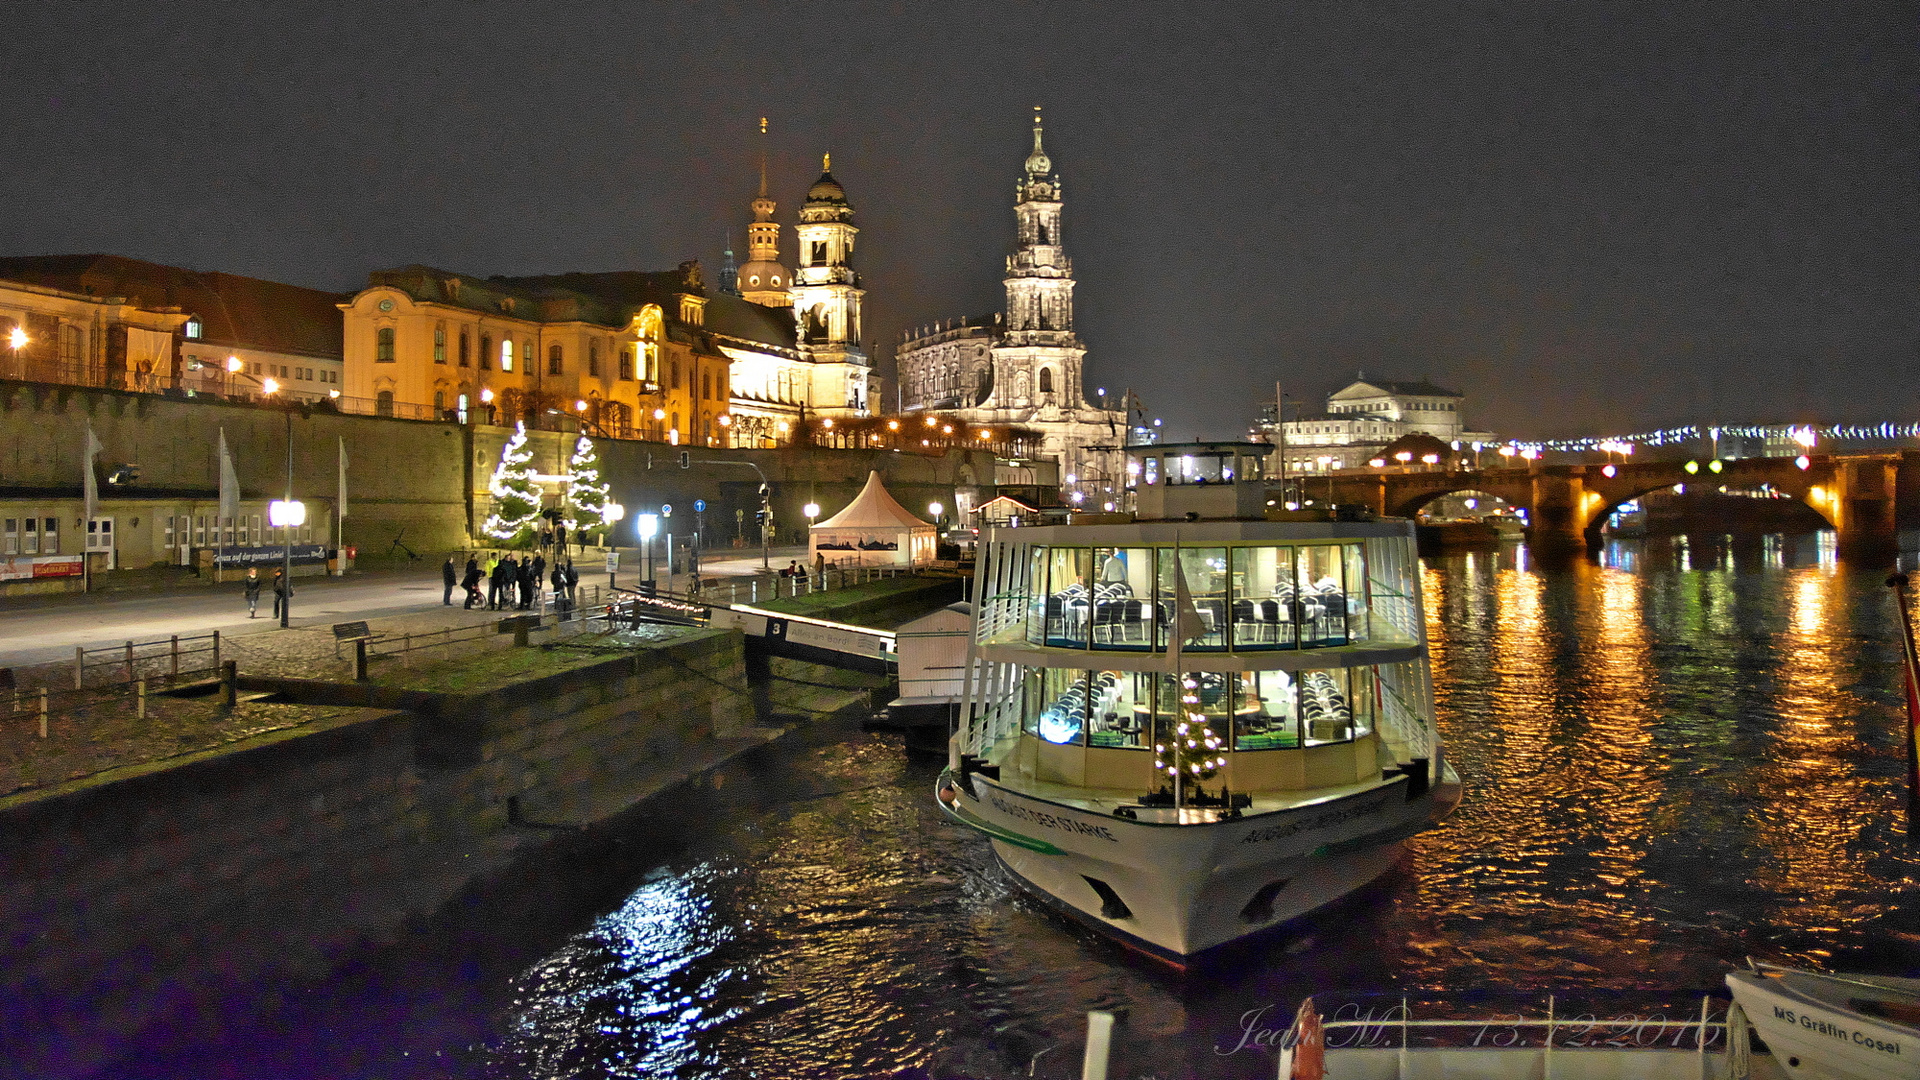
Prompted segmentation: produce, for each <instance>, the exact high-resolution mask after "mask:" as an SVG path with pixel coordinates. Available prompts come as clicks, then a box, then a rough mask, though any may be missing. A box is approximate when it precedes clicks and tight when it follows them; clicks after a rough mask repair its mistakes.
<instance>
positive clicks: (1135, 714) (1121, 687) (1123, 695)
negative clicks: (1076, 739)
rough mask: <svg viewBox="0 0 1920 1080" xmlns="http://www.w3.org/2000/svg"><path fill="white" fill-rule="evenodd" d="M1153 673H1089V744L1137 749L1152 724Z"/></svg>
mask: <svg viewBox="0 0 1920 1080" xmlns="http://www.w3.org/2000/svg"><path fill="white" fill-rule="evenodd" d="M1152 680H1153V675H1152V674H1150V673H1148V674H1143V673H1140V672H1136V671H1094V672H1089V673H1088V675H1087V687H1088V694H1087V744H1088V745H1089V746H1105V747H1120V748H1134V749H1138V748H1140V747H1144V746H1145V745H1146V744H1147V732H1148V730H1149V729H1150V728H1151V727H1152V714H1153V708H1152V686H1153V682H1152Z"/></svg>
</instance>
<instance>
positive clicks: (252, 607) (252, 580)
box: [247, 566, 262, 619]
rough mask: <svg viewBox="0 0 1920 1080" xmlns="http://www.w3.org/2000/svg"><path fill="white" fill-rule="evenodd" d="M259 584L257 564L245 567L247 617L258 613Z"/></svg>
mask: <svg viewBox="0 0 1920 1080" xmlns="http://www.w3.org/2000/svg"><path fill="white" fill-rule="evenodd" d="M261 584H262V582H261V581H260V568H259V567H257V566H249V567H247V618H249V619H251V618H253V617H254V616H255V615H258V614H259V613H260V586H261Z"/></svg>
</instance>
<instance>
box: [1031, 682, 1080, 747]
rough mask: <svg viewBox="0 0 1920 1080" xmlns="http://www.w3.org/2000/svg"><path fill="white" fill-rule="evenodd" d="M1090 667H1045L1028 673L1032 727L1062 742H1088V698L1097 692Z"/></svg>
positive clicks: (1048, 737)
mask: <svg viewBox="0 0 1920 1080" xmlns="http://www.w3.org/2000/svg"><path fill="white" fill-rule="evenodd" d="M1092 674H1094V673H1093V672H1088V671H1075V670H1073V669H1072V668H1041V669H1038V670H1037V671H1036V672H1034V673H1033V674H1031V675H1029V676H1028V691H1029V692H1028V694H1027V709H1028V715H1029V716H1030V719H1029V721H1028V724H1029V730H1031V731H1033V732H1034V733H1036V734H1038V735H1039V736H1040V737H1041V738H1042V739H1045V740H1046V741H1047V742H1050V743H1053V744H1055V745H1059V746H1080V745H1083V744H1084V743H1085V741H1086V740H1085V738H1084V737H1083V733H1084V732H1085V730H1086V719H1087V702H1088V699H1089V698H1090V697H1091V696H1092V694H1093V693H1094V689H1093V685H1092V681H1091V680H1090V678H1089V676H1091V675H1092Z"/></svg>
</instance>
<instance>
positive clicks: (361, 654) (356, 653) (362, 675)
mask: <svg viewBox="0 0 1920 1080" xmlns="http://www.w3.org/2000/svg"><path fill="white" fill-rule="evenodd" d="M353 681H354V682H366V681H367V639H366V638H354V639H353Z"/></svg>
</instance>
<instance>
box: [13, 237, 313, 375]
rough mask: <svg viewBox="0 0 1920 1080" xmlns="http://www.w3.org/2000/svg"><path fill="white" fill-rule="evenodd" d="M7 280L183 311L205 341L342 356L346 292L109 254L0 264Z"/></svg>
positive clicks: (46, 257) (37, 257)
mask: <svg viewBox="0 0 1920 1080" xmlns="http://www.w3.org/2000/svg"><path fill="white" fill-rule="evenodd" d="M0 280H4V281H18V282H24V283H26V284H30V285H39V286H42V287H44V288H52V289H60V290H62V291H64V292H69V293H78V294H81V295H91V296H98V297H101V298H102V299H106V298H109V297H118V298H123V299H124V300H125V301H126V302H127V303H130V304H133V305H135V306H137V307H143V308H179V309H180V310H181V311H184V312H186V313H188V314H190V315H195V316H198V317H199V319H200V326H201V331H200V340H202V341H204V342H207V343H209V344H213V345H227V346H234V347H239V348H250V349H261V350H265V351H268V352H281V353H295V354H299V355H302V356H315V357H328V358H333V359H338V358H339V357H340V355H341V353H342V351H343V348H342V337H343V331H342V328H341V327H342V321H341V315H340V309H339V307H338V306H337V305H338V304H339V303H340V301H341V300H343V299H345V298H346V297H345V294H341V293H331V292H324V291H322V290H319V289H308V288H304V287H302V286H299V285H288V284H285V283H283V282H278V281H267V280H264V279H262V278H251V277H242V276H240V275H239V274H224V273H220V272H219V271H200V270H188V269H186V268H185V267H179V266H165V265H162V264H160V263H153V262H147V261H146V260H144V259H129V258H127V257H125V256H122V255H102V254H94V255H35V256H24V257H16V258H0Z"/></svg>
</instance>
